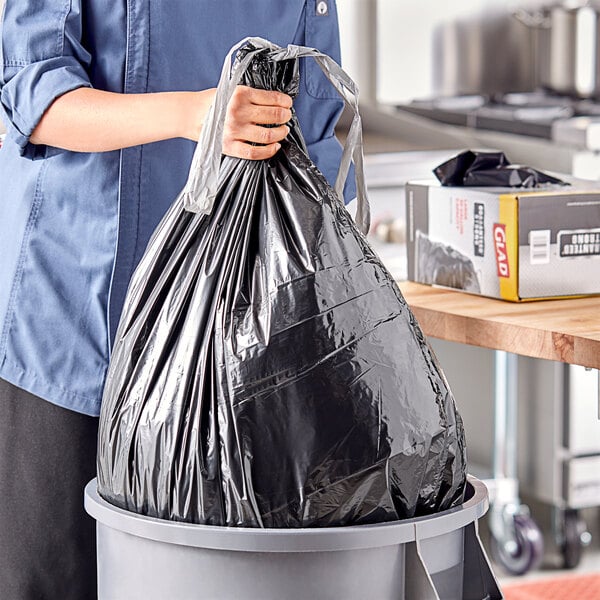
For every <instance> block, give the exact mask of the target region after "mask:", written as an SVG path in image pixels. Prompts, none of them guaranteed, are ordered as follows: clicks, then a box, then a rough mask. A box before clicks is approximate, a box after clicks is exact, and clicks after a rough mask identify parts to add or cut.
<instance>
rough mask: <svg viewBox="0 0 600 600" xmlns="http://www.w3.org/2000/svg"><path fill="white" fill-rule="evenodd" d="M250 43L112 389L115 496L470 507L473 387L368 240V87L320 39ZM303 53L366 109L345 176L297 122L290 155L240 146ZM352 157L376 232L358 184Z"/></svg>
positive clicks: (321, 507) (396, 514)
mask: <svg viewBox="0 0 600 600" xmlns="http://www.w3.org/2000/svg"><path fill="white" fill-rule="evenodd" d="M235 50H236V48H234V49H233V50H232V53H231V54H230V56H229V57H228V58H227V60H226V61H225V65H224V68H223V75H222V77H221V81H220V84H219V88H218V92H217V97H216V99H215V103H214V106H213V108H212V110H211V113H210V115H209V117H208V120H207V123H206V125H205V127H204V129H203V132H202V136H201V139H200V142H199V144H198V147H197V150H196V153H195V155H194V159H193V161H192V166H191V169H190V177H189V180H188V183H187V185H186V187H185V188H184V190H183V191H182V193H181V194H180V196H179V197H178V198H177V200H176V201H175V202H174V204H173V205H172V207H171V208H170V209H169V211H168V213H167V214H166V216H165V217H164V219H163V220H162V222H161V223H160V224H159V226H158V228H157V230H156V231H155V233H154V235H153V237H152V239H151V240H150V242H149V245H148V248H147V250H146V253H145V254H144V256H143V258H142V260H141V262H140V264H139V266H138V267H137V270H136V271H135V273H134V275H133V278H132V281H131V283H130V286H129V290H128V294H127V298H126V302H125V307H124V311H123V315H122V319H121V322H120V324H119V329H118V332H117V337H116V341H115V346H114V350H113V354H112V358H111V362H110V367H109V372H108V377H107V381H106V386H105V392H104V398H103V405H102V414H101V419H100V434H99V456H98V489H99V492H100V494H101V495H102V496H103V497H104V498H105V499H106V500H108V501H109V502H111V503H112V504H114V505H116V506H118V507H121V508H124V509H126V510H130V511H134V512H137V513H141V514H145V515H150V516H154V517H159V518H162V519H171V520H178V521H186V522H193V523H202V524H212V525H227V526H246V527H269V528H271V527H276V528H283V527H323V526H338V525H350V524H367V523H375V522H382V521H390V520H395V519H402V518H405V517H412V516H415V515H424V514H428V513H432V512H436V511H440V510H444V509H446V508H449V507H451V506H454V505H455V504H457V503H460V501H461V500H462V496H463V490H464V485H465V446H464V437H463V428H462V423H461V420H460V417H459V415H458V414H457V411H456V408H455V404H454V399H453V397H452V395H451V393H450V391H449V389H448V385H447V383H446V380H445V378H444V375H443V374H442V371H441V369H440V367H439V365H438V363H437V361H436V359H435V357H434V355H433V352H432V351H431V349H430V347H429V346H428V344H427V342H426V340H425V338H424V336H423V334H422V332H421V330H420V328H419V326H418V324H417V322H416V321H415V318H414V316H413V315H412V313H411V312H410V310H409V308H408V307H407V305H406V303H405V301H404V299H403V297H402V295H401V293H400V291H399V289H398V287H397V285H396V283H395V282H394V281H393V279H392V277H391V276H390V275H389V273H388V272H387V271H386V269H385V268H384V267H383V266H382V264H381V262H380V261H379V259H378V258H377V256H376V255H375V254H374V252H373V251H372V250H371V248H370V247H369V244H368V243H367V241H366V239H365V237H364V235H363V233H364V232H366V231H367V228H368V204H367V200H366V195H365V187H364V181H363V173H362V138H361V127H360V118H359V114H358V106H357V98H356V88H355V86H354V84H353V82H352V81H351V80H350V79H349V78H348V77H347V76H346V75H345V73H344V72H343V71H342V70H341V69H340V68H339V67H338V65H337V64H336V63H335V62H334V61H332V60H331V59H330V58H328V57H327V56H324V55H322V54H320V53H319V52H317V51H316V50H314V49H309V48H303V47H298V46H289V47H287V48H280V47H278V46H275V45H274V44H271V43H269V42H267V41H265V40H261V39H258V38H249V39H248V40H244V42H243V43H241V44H240V45H239V47H238V48H237V50H238V51H237V53H235ZM234 54H235V55H236V59H235V61H233V64H232V56H233V55H234ZM301 57H306V60H313V59H315V60H316V61H317V62H318V64H319V65H320V66H321V67H322V69H323V71H324V72H325V73H326V75H327V76H328V77H329V79H330V80H331V81H332V83H333V84H334V86H335V87H336V89H337V90H338V91H339V92H340V94H341V95H342V96H343V97H344V98H345V99H346V100H347V102H348V103H349V105H350V106H351V107H352V110H353V111H354V121H353V124H352V126H351V129H350V132H349V135H348V141H347V145H346V148H345V151H344V154H343V157H342V165H341V168H340V173H339V175H338V179H337V183H336V186H335V187H336V190H335V191H334V189H332V188H331V187H330V186H329V184H328V183H327V181H326V180H325V178H324V177H323V175H322V174H321V173H320V172H319V171H318V169H317V168H316V166H315V165H314V164H313V163H312V162H311V160H310V159H309V157H308V154H307V151H306V147H305V144H304V141H303V138H302V133H301V131H300V129H299V126H298V122H297V120H296V118H295V117H294V118H293V119H292V121H291V123H290V126H291V132H290V134H289V137H288V138H287V139H286V140H285V141H284V142H283V144H282V148H281V149H280V151H279V152H277V154H276V155H275V156H274V157H273V158H271V159H270V160H265V161H259V162H257V161H249V160H242V159H238V158H232V157H228V156H223V157H222V156H221V144H222V131H223V122H224V117H225V113H226V108H227V102H228V100H229V98H230V97H231V94H232V93H233V91H234V88H235V85H236V84H237V83H239V82H242V83H244V84H246V85H251V86H254V87H260V88H264V89H276V90H280V91H283V92H286V93H288V94H290V95H291V96H294V95H295V94H296V93H297V90H298V85H299V75H298V60H299V58H301ZM310 57H312V58H310ZM352 157H353V159H354V163H355V168H356V174H357V178H356V179H357V189H358V212H357V217H356V220H357V223H358V226H359V227H360V228H361V229H362V232H363V233H361V231H359V228H358V227H357V226H356V225H355V223H354V222H353V220H352V218H351V216H350V215H349V213H348V212H347V210H346V208H345V207H344V205H343V200H342V194H341V193H342V187H343V183H344V180H345V178H346V175H347V173H348V169H349V165H350V160H351V158H352Z"/></svg>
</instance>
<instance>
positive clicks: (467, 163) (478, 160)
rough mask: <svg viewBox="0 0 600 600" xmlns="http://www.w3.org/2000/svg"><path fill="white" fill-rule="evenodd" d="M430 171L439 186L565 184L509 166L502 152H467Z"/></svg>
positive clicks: (538, 173) (555, 179)
mask: <svg viewBox="0 0 600 600" xmlns="http://www.w3.org/2000/svg"><path fill="white" fill-rule="evenodd" d="M433 172H434V173H435V176H436V177H437V178H438V179H439V181H440V182H441V184H442V185H447V186H479V187H524V188H532V187H537V186H539V185H542V184H545V183H548V184H550V183H554V184H561V185H567V184H566V183H565V182H564V181H562V180H561V179H557V178H556V177H552V176H551V175H548V173H544V172H543V171H538V170H537V169H533V168H532V167H523V166H518V165H511V164H510V162H509V160H508V159H507V158H506V155H505V154H504V152H479V151H473V150H466V151H465V152H461V153H460V154H458V155H456V156H454V157H453V158H451V159H449V160H447V161H446V162H444V163H442V164H441V165H439V166H437V167H436V168H435V169H434V170H433Z"/></svg>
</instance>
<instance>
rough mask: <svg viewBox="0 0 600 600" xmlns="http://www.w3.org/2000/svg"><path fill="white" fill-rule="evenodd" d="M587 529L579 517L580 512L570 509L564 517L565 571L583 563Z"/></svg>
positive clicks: (563, 554) (562, 545)
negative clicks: (582, 557)
mask: <svg viewBox="0 0 600 600" xmlns="http://www.w3.org/2000/svg"><path fill="white" fill-rule="evenodd" d="M586 535H587V536H588V537H589V533H588V532H587V527H586V525H585V522H584V521H583V519H582V518H581V517H580V516H579V511H578V510H574V509H568V510H565V511H564V515H563V539H562V544H561V545H560V551H561V554H562V557H563V565H564V567H565V569H574V568H575V567H577V566H578V565H579V563H580V562H581V556H582V554H583V546H584V539H586V538H585V536H586Z"/></svg>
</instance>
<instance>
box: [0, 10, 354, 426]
mask: <svg viewBox="0 0 600 600" xmlns="http://www.w3.org/2000/svg"><path fill="white" fill-rule="evenodd" d="M316 4H317V2H316V0H285V2H284V1H282V0H178V1H177V2H170V1H167V0H87V1H83V0H28V1H27V2H24V1H23V0H7V2H6V7H5V15H4V23H3V28H2V71H1V76H0V85H1V96H0V101H1V108H2V111H3V116H2V119H3V121H4V123H5V125H6V126H7V130H8V131H7V133H8V135H7V139H6V141H5V144H4V146H3V148H2V149H1V150H0V182H1V195H0V377H1V378H3V379H5V380H7V381H9V382H11V383H13V384H15V385H17V386H19V387H22V388H24V389H26V390H28V391H29V392H31V393H33V394H36V395H37V396H40V397H42V398H45V399H47V400H49V401H51V402H53V403H55V404H57V405H60V406H64V407H66V408H70V409H72V410H75V411H79V412H82V413H85V414H89V415H98V414H99V410H100V400H101V395H102V387H103V384H104V377H105V373H106V368H107V364H108V359H109V353H110V347H111V343H112V336H114V333H115V330H116V327H117V323H118V319H119V315H120V313H121V309H122V306H123V301H124V298H125V293H126V290H127V285H128V283H129V279H130V277H131V275H132V273H133V270H134V268H135V266H136V265H137V263H138V261H139V259H140V258H141V255H142V254H143V252H144V249H145V247H146V243H147V241H148V239H149V237H150V235H151V233H152V231H153V230H154V228H155V227H156V225H157V224H158V222H159V220H160V219H161V217H162V216H163V214H164V213H165V211H166V210H167V208H168V207H169V205H170V204H171V203H172V201H173V200H174V199H175V198H176V196H177V194H178V192H179V191H180V189H181V188H182V187H183V185H184V183H185V181H186V177H187V172H188V169H189V166H190V162H191V157H192V153H193V150H194V143H193V142H191V141H186V140H182V139H177V140H168V141H164V142H157V143H154V144H147V145H144V146H136V147H133V148H127V149H124V150H121V151H114V152H106V153H75V152H69V151H64V150H59V149H57V148H52V147H47V146H40V145H37V146H36V145H33V144H32V143H31V142H30V141H29V136H30V135H31V133H32V131H33V130H34V129H35V127H36V125H37V123H38V121H39V120H40V118H41V116H42V115H43V113H44V111H45V110H46V109H47V108H48V106H49V105H50V104H51V103H52V102H53V101H54V99H56V98H57V97H58V96H60V95H62V94H64V93H66V92H68V91H70V90H74V89H76V88H79V87H94V88H98V89H103V90H109V91H114V92H125V93H144V92H160V91H169V90H199V89H205V88H209V87H214V86H215V85H216V84H217V81H218V78H219V74H220V70H221V67H222V64H223V59H224V57H225V55H226V53H227V51H228V50H229V49H230V47H231V46H233V44H235V43H237V42H238V41H239V40H241V39H243V38H245V37H247V36H250V35H251V36H259V37H263V38H266V39H269V40H271V41H273V42H275V43H276V44H279V45H287V44H288V43H295V44H300V45H306V46H311V47H316V48H318V49H319V50H321V51H323V52H325V53H327V54H329V55H330V56H332V57H333V58H334V59H335V60H337V61H338V62H339V58H340V57H339V38H338V27H337V16H336V8H335V2H334V0H327V5H328V6H327V9H328V10H326V11H323V10H322V2H319V5H320V6H319V8H320V10H319V11H317V6H316ZM323 13H325V14H323ZM301 77H302V81H301V92H300V94H299V96H298V98H297V99H296V100H295V103H294V106H295V110H296V112H297V114H298V118H299V120H300V124H301V126H302V130H303V132H304V135H305V138H306V142H307V145H308V149H309V152H310V155H311V158H312V159H313V160H314V161H315V162H316V164H317V165H318V167H319V168H320V169H321V171H322V172H323V173H324V174H325V176H326V177H327V178H328V179H329V181H330V182H331V183H333V182H334V181H335V175H336V172H337V167H338V163H339V158H340V156H341V148H340V145H339V144H338V142H337V140H336V139H335V137H334V131H333V129H334V125H335V123H336V121H337V119H338V117H339V114H340V112H341V109H342V102H341V100H340V99H339V97H338V96H337V93H336V91H335V90H334V89H333V87H332V86H331V85H330V84H329V82H328V81H327V80H326V79H325V77H324V76H323V74H322V73H321V72H320V69H319V67H318V66H317V65H316V63H314V61H310V62H307V63H306V64H304V65H303V66H302V69H301ZM349 194H350V196H351V194H352V191H351V190H350V191H349Z"/></svg>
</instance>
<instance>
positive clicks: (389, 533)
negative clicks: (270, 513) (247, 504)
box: [85, 476, 489, 552]
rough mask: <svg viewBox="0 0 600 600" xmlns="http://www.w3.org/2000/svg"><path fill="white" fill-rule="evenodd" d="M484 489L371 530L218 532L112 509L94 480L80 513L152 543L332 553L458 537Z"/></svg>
mask: <svg viewBox="0 0 600 600" xmlns="http://www.w3.org/2000/svg"><path fill="white" fill-rule="evenodd" d="M488 505H489V501H488V492H487V488H486V487H485V484H484V483H483V482H481V481H479V480H478V479H476V478H475V477H471V476H468V483H467V500H466V501H465V502H464V503H463V504H462V505H460V506H457V507H455V508H452V509H450V510H446V511H443V512H441V513H438V514H435V515H429V516H425V517H417V518H414V519H406V520H403V521H392V522H387V523H378V524H374V525H358V526H348V527H321V528H319V527H315V528H303V529H254V528H243V527H217V526H212V525H195V524H191V523H182V522H177V521H165V520H162V519H156V518H154V517H147V516H144V515H138V514H135V513H132V512H128V511H126V510H123V509H121V508H118V507H115V506H113V505H111V504H110V503H108V502H107V501H106V500H104V499H103V498H102V497H101V496H100V495H99V494H98V490H97V486H96V479H93V480H92V481H90V482H89V483H88V485H87V486H86V488H85V509H86V511H87V512H88V513H89V514H90V515H91V516H92V517H94V518H95V519H96V521H97V522H98V525H99V526H106V527H110V528H111V529H116V530H118V531H122V532H124V533H128V534H130V535H135V536H138V537H142V538H147V539H151V540H155V541H157V542H163V543H171V544H179V545H183V546H192V547H197V548H205V549H212V550H225V551H241V552H333V551H343V550H360V549H366V548H380V547H384V546H393V545H397V544H405V543H408V542H413V541H415V540H417V539H418V540H422V539H428V538H432V537H437V536H440V535H444V534H447V533H450V532H452V531H457V530H459V529H461V528H463V527H465V526H466V525H468V524H469V523H472V522H474V521H476V520H478V519H479V518H480V517H481V516H483V515H484V514H485V513H486V511H487V509H488Z"/></svg>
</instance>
